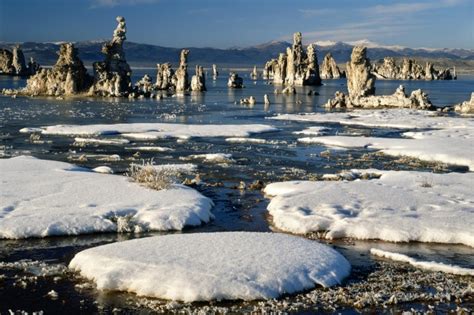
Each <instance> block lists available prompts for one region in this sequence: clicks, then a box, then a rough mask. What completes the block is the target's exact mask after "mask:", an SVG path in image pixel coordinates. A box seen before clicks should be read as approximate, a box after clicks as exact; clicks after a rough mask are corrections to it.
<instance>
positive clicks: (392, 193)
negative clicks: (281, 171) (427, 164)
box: [265, 170, 474, 247]
mask: <svg viewBox="0 0 474 315" xmlns="http://www.w3.org/2000/svg"><path fill="white" fill-rule="evenodd" d="M352 172H357V173H359V175H360V173H365V172H366V173H371V174H373V173H375V174H380V175H381V177H380V178H378V179H371V180H354V181H336V182H328V181H320V182H317V181H316V182H312V181H289V182H280V183H273V184H270V185H268V186H266V188H265V193H266V194H267V195H270V196H274V198H273V199H272V200H271V202H270V204H269V205H268V210H269V212H270V214H271V215H272V217H273V223H274V225H275V226H276V227H277V228H279V229H281V230H284V231H288V232H292V233H309V232H316V231H325V232H326V233H325V234H324V235H325V237H326V238H329V239H332V238H343V237H351V238H357V239H380V240H385V241H391V242H409V241H419V242H437V243H459V244H465V245H468V246H471V247H474V229H473V228H472V227H473V226H474V194H473V190H472V187H473V183H474V173H465V174H462V173H449V174H432V173H426V172H415V171H379V170H364V171H362V170H361V171H357V170H353V171H352ZM357 177H358V178H360V176H357Z"/></svg>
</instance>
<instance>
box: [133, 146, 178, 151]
mask: <svg viewBox="0 0 474 315" xmlns="http://www.w3.org/2000/svg"><path fill="white" fill-rule="evenodd" d="M125 150H128V151H147V152H171V151H174V149H173V148H169V147H160V146H140V147H125Z"/></svg>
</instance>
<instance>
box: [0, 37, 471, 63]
mask: <svg viewBox="0 0 474 315" xmlns="http://www.w3.org/2000/svg"><path fill="white" fill-rule="evenodd" d="M103 43H104V41H103V40H96V41H83V42H77V43H75V45H76V47H77V48H78V49H79V56H80V58H81V59H82V60H83V61H84V62H85V64H86V65H88V66H90V65H91V64H92V63H93V62H94V61H98V60H102V59H103V55H102V54H101V52H100V50H101V47H102V44H103ZM14 44H16V43H5V42H0V48H11V47H12V46H13V45H14ZM19 44H20V45H21V48H22V49H23V52H24V54H25V57H26V58H29V57H34V58H35V59H36V60H37V61H38V62H39V63H40V64H42V65H52V64H54V63H55V62H56V59H57V53H56V52H57V51H58V50H59V45H60V44H61V43H36V42H24V43H19ZM315 44H316V45H317V54H318V59H319V61H320V62H321V61H322V60H323V57H324V55H325V54H326V53H327V52H331V53H332V55H333V57H334V58H335V59H336V61H337V62H338V63H344V62H346V61H347V60H349V58H350V54H351V51H352V47H353V46H354V45H356V44H363V45H366V46H367V47H368V48H369V49H368V57H369V58H370V59H371V60H372V61H377V60H379V59H382V58H383V57H386V56H391V57H396V58H397V57H399V58H401V57H413V58H417V57H418V58H420V59H421V58H423V59H444V60H445V59H450V60H453V62H454V61H456V62H455V63H458V62H464V61H469V62H468V64H472V63H471V61H472V62H474V50H469V49H449V48H443V49H431V48H430V49H428V48H416V49H415V48H407V47H402V46H383V45H378V44H376V43H373V42H370V41H367V40H363V41H358V42H349V43H345V42H331V41H324V42H316V43H315ZM288 46H291V44H290V43H288V42H284V41H272V42H268V43H264V44H260V45H256V46H251V47H244V48H237V47H236V48H230V49H218V48H194V47H188V48H189V49H190V50H191V53H190V55H189V61H190V64H191V65H193V64H201V65H203V66H205V67H208V66H210V65H212V64H213V63H215V64H217V65H218V66H220V67H250V66H253V65H258V66H259V67H261V66H263V64H264V63H265V62H266V61H267V60H269V59H271V58H276V57H278V54H279V53H280V52H284V51H285V50H286V47H288ZM180 50H181V48H171V47H163V46H156V45H149V44H140V43H134V42H129V41H127V42H125V54H126V58H127V61H128V62H129V63H130V64H131V65H132V66H135V67H155V66H156V64H157V63H163V62H171V63H173V64H176V63H178V60H179V52H180ZM463 64H465V63H463Z"/></svg>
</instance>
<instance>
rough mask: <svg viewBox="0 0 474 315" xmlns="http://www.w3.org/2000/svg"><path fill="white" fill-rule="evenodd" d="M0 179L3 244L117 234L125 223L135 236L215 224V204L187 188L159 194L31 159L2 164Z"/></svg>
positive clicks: (119, 179)
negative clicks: (5, 242) (35, 238)
mask: <svg viewBox="0 0 474 315" xmlns="http://www.w3.org/2000/svg"><path fill="white" fill-rule="evenodd" d="M0 174H2V180H1V181H0V191H1V192H2V198H0V238H13V239H18V238H27V237H46V236H51V235H78V234H85V233H96V232H117V231H121V230H122V231H123V229H120V228H119V225H120V224H119V223H124V222H122V221H123V220H122V219H123V218H126V220H125V221H127V225H128V226H129V228H128V230H131V231H149V230H159V231H162V230H181V229H182V228H183V227H184V226H196V225H200V224H202V223H203V222H208V221H209V220H210V219H211V218H212V214H211V212H210V209H211V208H212V206H213V203H212V201H211V200H210V199H209V198H206V197H204V196H203V195H201V194H200V193H199V192H197V191H196V190H194V189H192V188H189V187H186V186H183V185H177V184H173V185H172V187H171V188H170V189H166V190H160V191H156V190H151V189H147V188H145V187H142V186H140V185H139V184H137V183H134V182H130V181H129V179H128V178H126V177H125V176H118V175H108V174H98V173H95V172H93V171H91V170H88V169H85V168H81V167H77V166H74V165H72V164H68V163H63V162H57V161H47V160H39V159H36V158H33V157H27V156H20V157H15V158H11V159H1V160H0ZM131 196H133V198H132V197H131Z"/></svg>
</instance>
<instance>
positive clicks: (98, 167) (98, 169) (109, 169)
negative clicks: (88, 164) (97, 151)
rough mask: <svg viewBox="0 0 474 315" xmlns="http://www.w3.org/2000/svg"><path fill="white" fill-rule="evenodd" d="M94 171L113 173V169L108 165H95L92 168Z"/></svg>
mask: <svg viewBox="0 0 474 315" xmlns="http://www.w3.org/2000/svg"><path fill="white" fill-rule="evenodd" d="M92 170H93V171H94V172H96V173H101V174H113V173H114V170H113V169H111V168H110V167H108V166H105V165H104V166H97V167H96V168H93V169H92Z"/></svg>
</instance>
